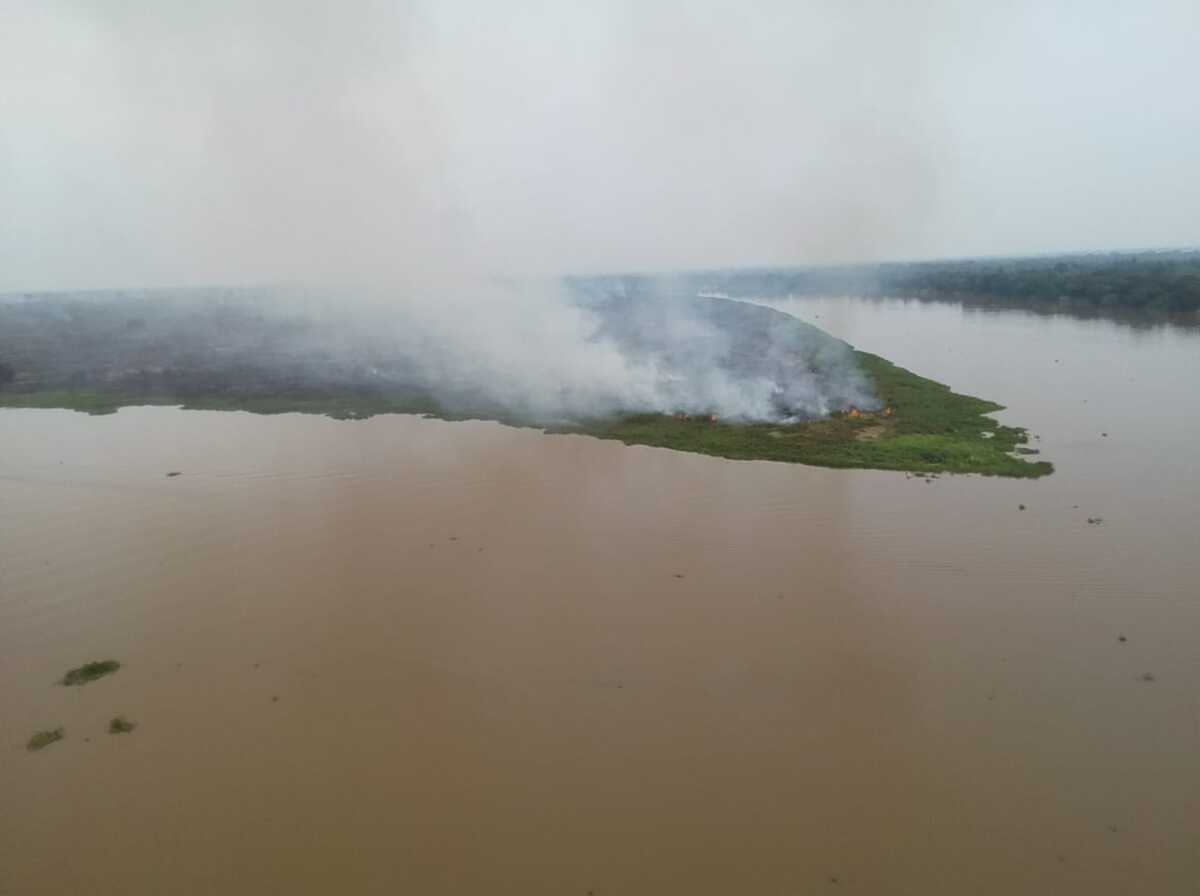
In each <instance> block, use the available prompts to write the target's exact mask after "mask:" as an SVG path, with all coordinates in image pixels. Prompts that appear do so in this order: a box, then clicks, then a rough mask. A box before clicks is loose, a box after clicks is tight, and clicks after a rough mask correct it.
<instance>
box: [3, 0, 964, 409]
mask: <svg viewBox="0 0 1200 896" xmlns="http://www.w3.org/2000/svg"><path fill="white" fill-rule="evenodd" d="M965 21H966V19H965V18H964V17H963V16H962V15H961V14H960V13H959V12H957V11H955V9H954V7H953V4H947V3H942V2H936V3H933V4H929V5H927V6H924V7H922V9H921V10H920V11H911V10H904V11H901V12H897V11H895V10H894V9H893V7H892V5H891V4H887V3H884V2H882V0H868V2H864V3H854V4H841V3H831V2H824V0H820V2H818V0H814V2H811V3H801V4H794V3H783V2H763V3H761V4H758V5H757V6H756V8H755V14H754V15H752V16H747V15H746V10H745V9H744V8H743V7H742V6H741V5H738V4H731V3H722V2H699V3H695V4H686V5H676V4H670V3H643V2H622V0H617V2H605V3H597V4H561V5H554V4H551V5H543V4H523V3H519V2H518V3H513V4H492V3H482V2H480V3H471V2H467V3H461V4H451V3H430V2H410V3H403V2H399V3H383V2H373V0H365V2H359V3H351V4H333V3H320V2H318V3H314V4H300V5H297V4H294V3H290V2H285V0H266V2H263V3H256V4H252V5H249V6H247V5H246V4H242V3H238V2H234V0H214V2H212V3H206V4H200V5H197V4H194V3H174V2H167V3H161V4H156V5H155V6H154V8H153V10H152V11H147V9H146V8H145V7H143V6H141V5H140V4H133V3H127V2H123V0H77V2H62V3H54V2H51V3H47V4H43V5H38V6H36V7H34V6H31V8H30V10H29V11H28V14H26V15H22V16H18V17H13V18H12V20H11V21H9V22H7V23H6V27H5V29H4V33H5V36H4V37H3V38H0V41H2V42H3V44H2V45H0V50H2V51H3V52H0V76H2V77H3V80H4V83H5V84H6V85H8V86H7V87H6V91H7V96H6V97H5V106H4V109H5V117H6V121H7V123H8V133H7V134H6V137H7V138H8V139H6V141H5V143H4V146H3V149H4V152H5V156H4V160H5V162H6V163H7V165H8V167H9V169H10V170H11V171H13V172H15V173H16V175H17V176H16V177H15V178H13V179H12V181H11V182H10V183H5V184H0V191H3V192H0V199H3V200H4V205H5V206H6V207H7V208H9V209H13V208H17V209H20V210H21V215H20V220H21V221H22V225H21V227H22V229H21V230H20V231H19V232H18V231H16V230H12V232H11V233H10V234H7V235H6V239H5V240H4V241H2V242H0V265H2V266H3V268H4V270H5V271H6V274H5V276H6V277H9V278H15V279H13V280H12V282H11V287H12V288H21V287H26V286H28V287H32V288H38V287H43V286H44V287H57V288H63V287H66V288H92V287H104V286H144V285H155V284H214V283H216V284H220V283H264V282H265V283H279V282H289V283H303V284H308V285H309V286H307V287H306V288H305V290H304V293H305V294H306V295H312V294H313V293H314V292H316V293H317V294H320V293H321V292H322V290H323V289H327V290H328V293H329V296H330V298H328V299H326V300H325V302H324V304H325V305H326V306H327V307H325V308H324V309H323V310H322V312H321V315H320V318H321V320H322V321H323V323H324V324H325V326H324V327H323V328H318V329H315V330H312V331H311V334H314V335H313V338H314V339H317V341H318V344H317V345H315V346H314V352H315V351H317V350H318V349H319V348H320V345H319V341H320V340H327V341H328V340H334V339H335V338H336V340H337V346H338V348H337V352H334V354H338V353H340V358H341V361H340V363H342V364H343V366H344V365H352V366H358V367H371V368H378V369H380V370H382V369H383V368H382V367H379V365H380V364H391V365H392V373H393V374H394V375H395V376H397V377H400V376H401V374H402V375H403V376H404V377H407V380H405V381H406V382H419V383H420V384H421V385H422V386H423V388H425V389H427V390H429V391H430V392H431V393H434V394H436V395H437V396H438V397H439V400H442V401H444V402H445V403H447V404H449V405H452V406H453V405H456V404H460V403H461V404H463V405H470V404H471V403H472V402H474V401H476V400H477V399H478V398H480V397H483V398H485V399H486V400H488V401H490V402H492V403H494V404H497V405H500V406H502V407H503V408H506V409H509V410H510V411H511V412H512V413H514V414H518V415H520V416H526V417H533V418H536V419H546V420H553V419H558V418H563V417H572V416H574V417H578V416H581V415H587V414H597V413H609V412H612V411H615V410H631V411H637V410H656V411H685V412H689V413H691V412H695V413H710V412H711V413H716V414H718V415H720V416H722V417H727V418H736V419H748V420H775V419H788V418H791V417H795V416H801V417H809V416H819V415H822V414H825V413H828V412H829V411H830V410H836V409H839V408H844V407H848V406H850V405H860V406H864V405H869V404H870V401H871V399H870V395H869V392H868V390H867V389H866V388H865V384H864V382H863V380H862V378H861V376H859V375H858V374H857V372H856V371H855V369H854V365H853V357H852V355H851V354H850V352H849V351H848V350H847V349H846V347H845V346H842V345H840V344H839V343H836V342H835V341H833V340H829V339H826V338H824V337H823V336H822V335H821V334H819V333H816V332H815V331H810V330H807V329H797V328H796V327H792V326H791V325H790V324H787V323H785V322H783V321H776V322H775V324H773V325H772V326H769V327H768V326H763V325H761V324H760V322H759V319H758V318H756V317H753V316H752V315H751V313H750V312H736V311H731V310H729V309H727V308H725V307H724V306H722V305H720V304H719V303H716V302H710V303H708V305H711V306H712V307H706V305H705V303H697V302H693V301H687V300H686V299H685V297H682V296H680V295H678V290H677V289H675V288H674V287H672V286H671V285H670V284H665V285H664V284H657V285H655V286H653V288H651V287H649V286H646V285H643V286H642V287H640V288H639V290H638V291H637V293H636V295H630V294H627V293H625V292H623V291H622V287H620V284H619V281H610V282H607V283H604V282H603V281H600V283H604V285H603V286H599V285H596V283H593V284H592V287H591V288H588V289H586V290H585V292H587V293H588V295H587V298H586V300H582V301H581V300H580V298H579V296H578V295H577V292H578V290H572V291H568V292H567V293H566V294H564V291H563V290H562V289H560V288H559V287H558V286H556V285H551V284H553V283H554V282H555V280H554V278H555V277H556V276H558V275H562V274H567V273H573V272H575V273H578V272H583V273H586V272H589V271H597V270H614V269H617V270H620V269H631V268H633V269H647V268H649V269H655V270H671V269H679V268H681V267H685V266H704V267H712V266H714V265H718V264H723V263H731V262H744V261H747V260H752V261H760V260H770V259H781V260H784V259H786V260H816V261H820V260H826V259H829V258H837V257H864V256H872V255H877V254H880V253H887V252H898V251H905V250H906V249H908V250H912V249H914V248H915V247H916V246H917V245H918V243H917V242H916V241H917V240H919V239H920V237H921V234H922V233H924V232H925V225H926V223H927V222H928V221H929V220H930V214H931V210H932V209H933V208H934V206H935V205H936V199H937V196H938V193H939V190H938V186H939V184H938V182H937V181H938V179H937V178H936V177H935V175H934V172H935V171H938V170H940V168H941V165H942V162H943V161H944V158H943V149H944V143H943V141H942V137H943V136H944V127H943V122H942V120H941V116H940V113H939V111H938V110H939V104H938V103H936V102H929V101H928V97H929V93H928V91H929V89H930V85H931V83H933V82H934V80H935V79H934V77H933V73H934V71H935V65H936V63H937V62H938V60H940V59H942V58H943V57H944V55H945V51H946V49H947V47H949V46H951V44H952V42H949V41H946V42H941V41H939V40H937V39H935V37H934V36H935V35H937V34H938V33H939V30H947V29H949V30H950V31H953V30H954V29H959V28H960V27H961V26H963V24H964V22H965ZM865 57H870V58H871V59H872V64H871V66H869V67H863V66H861V65H856V66H855V70H856V72H857V74H856V75H855V76H854V77H844V74H845V67H846V62H847V60H851V59H857V60H861V59H863V58H865ZM51 59H52V60H53V66H52V67H48V65H47V60H51ZM835 71H836V72H837V73H838V77H836V78H834V77H829V75H830V73H831V72H835ZM13 271H16V272H18V273H15V274H14V273H12V272H13ZM312 284H324V285H326V286H322V287H313V286H312ZM347 284H354V286H353V288H349V287H348V286H347ZM363 284H367V285H365V286H364V285H363ZM273 295H274V296H277V297H278V296H282V298H277V302H278V307H277V308H276V309H275V310H276V311H277V312H278V315H279V316H281V317H287V316H289V315H292V316H295V315H296V314H299V313H300V312H299V311H298V310H297V307H294V306H293V305H292V304H291V303H293V302H295V301H296V299H295V295H294V293H290V292H287V291H284V292H282V293H279V292H276V293H273ZM754 313H755V314H759V313H760V312H754ZM339 318H340V321H341V322H340V324H339V323H338V320H339ZM335 333H336V334H338V335H337V336H336V337H335V335H334V334H335ZM750 334H753V335H750ZM324 350H326V351H329V349H328V348H326V349H324ZM389 358H390V359H391V360H390V361H388V360H387V359H389ZM382 376H383V375H382V374H381V378H382Z"/></svg>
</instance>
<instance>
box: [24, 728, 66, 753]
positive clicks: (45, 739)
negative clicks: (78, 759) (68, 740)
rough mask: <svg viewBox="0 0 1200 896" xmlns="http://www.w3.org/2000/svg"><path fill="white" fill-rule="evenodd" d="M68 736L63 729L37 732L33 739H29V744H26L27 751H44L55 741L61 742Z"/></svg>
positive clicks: (48, 729)
mask: <svg viewBox="0 0 1200 896" xmlns="http://www.w3.org/2000/svg"><path fill="white" fill-rule="evenodd" d="M66 736H67V735H66V732H64V731H63V729H62V728H61V727H60V728H47V729H46V730H45V731H38V732H36V733H35V734H34V735H33V737H31V738H29V743H27V744H25V749H26V750H30V751H31V752H37V751H38V750H44V749H46V747H48V746H50V745H51V744H52V743H54V742H55V741H60V740H62V739H63V738H64V737H66Z"/></svg>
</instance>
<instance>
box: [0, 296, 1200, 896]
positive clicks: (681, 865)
mask: <svg viewBox="0 0 1200 896" xmlns="http://www.w3.org/2000/svg"><path fill="white" fill-rule="evenodd" d="M772 304H773V305H774V306H775V307H778V308H781V309H782V310H786V311H789V312H792V313H795V314H797V315H798V316H800V317H802V318H804V319H806V320H809V321H811V322H813V323H815V324H817V325H818V326H821V327H823V328H825V329H827V330H829V331H830V332H832V333H833V334H834V335H837V336H841V337H843V338H845V339H847V340H849V341H851V342H852V343H854V344H855V345H856V346H857V347H859V348H862V349H865V350H867V351H873V352H876V353H879V354H882V355H884V356H885V357H888V358H890V359H892V360H894V361H895V362H897V363H899V364H901V365H902V366H906V367H910V368H911V369H913V370H915V371H916V372H918V373H921V374H922V375H925V376H929V377H932V378H934V379H937V380H940V381H942V382H945V383H948V384H950V385H952V386H953V387H954V388H955V389H956V390H958V391H963V392H967V393H971V394H977V395H981V396H984V397H987V398H992V399H995V400H997V401H999V402H1001V403H1003V404H1005V405H1006V406H1007V408H1008V410H1006V411H1004V412H1003V413H1002V414H1001V415H1000V416H1001V418H1002V419H1003V420H1005V421H1006V422H1011V423H1015V424H1019V425H1024V426H1027V427H1029V429H1030V430H1031V432H1032V433H1034V434H1036V435H1037V436H1038V437H1039V438H1038V439H1036V440H1035V441H1033V442H1032V444H1033V446H1034V447H1037V448H1038V449H1040V451H1041V453H1042V456H1043V457H1044V458H1045V459H1048V460H1051V461H1053V462H1054V464H1055V465H1056V472H1055V473H1054V474H1053V475H1052V476H1050V477H1046V478H1043V479H1038V480H1005V479H990V478H982V477H940V478H937V479H935V480H934V481H932V482H926V481H925V480H924V479H921V478H916V477H908V476H906V475H905V474H903V473H888V472H878V471H839V470H827V469H819V468H811V467H803V466H789V465H784V464H776V463H766V462H731V461H724V460H720V459H715V458H709V457H701V456H696V455H687V454H680V453H674V452H670V451H667V450H663V449H654V448H646V447H625V446H622V445H620V444H617V443H612V442H601V441H596V440H593V439H589V438H585V437H579V436H544V435H541V434H540V433H538V432H535V431H532V430H522V429H512V428H507V427H503V426H500V425H498V424H493V423H482V422H470V423H446V422H442V421H437V420H426V419H421V418H415V417H403V416H390V417H377V418H373V419H371V420H366V421H334V420H330V419H327V418H323V417H315V416H301V415H282V416H277V417H267V416H254V415H250V414H245V413H210V412H193V411H186V412H185V411H179V410H175V409H170V408H130V409H125V410H122V411H121V412H119V413H117V414H115V415H112V416H107V417H88V416H85V415H82V414H76V413H71V412H67V411H44V410H4V411H0V446H3V447H2V450H0V732H2V734H3V738H2V741H3V743H2V744H0V747H2V749H3V757H4V758H3V760H2V761H0V804H2V805H3V807H4V810H3V812H0V893H13V894H18V893H20V894H43V893H44V894H51V893H53V894H63V893H87V894H110V893H111V894H117V893H122V894H123V893H172V894H211V893H221V894H235V893H238V894H240V893H245V894H261V893H285V892H286V893H291V894H307V893H312V894H325V893H397V892H408V893H420V894H452V893H453V894H459V893H484V892H487V893H513V894H518V893H519V894H542V893H545V894H551V893H554V894H563V893H566V894H572V893H574V894H578V896H585V894H594V896H610V894H655V896H662V894H671V893H687V894H731V893H739V894H760V893H761V894H779V893H813V892H843V891H845V892H857V893H887V894H914V896H915V894H922V896H924V894H930V893H948V894H949V893H953V894H958V893H979V894H1005V896H1008V894H1013V893H1055V894H1074V893H1078V894H1088V896H1098V894H1108V893H1113V894H1115V893H1156V894H1173V893H1193V892H1195V886H1196V882H1197V881H1200V834H1198V832H1200V535H1198V532H1200V528H1198V523H1200V460H1198V458H1200V452H1198V451H1197V445H1198V444H1200V391H1198V390H1197V388H1196V387H1197V384H1198V383H1200V330H1196V329H1184V328H1180V327H1152V328H1144V329H1143V328H1135V327H1131V326H1129V325H1127V324H1124V323H1117V322H1111V321H1104V320H1076V319H1071V318H1066V317H1042V316H1035V315H1031V314H1026V313H1021V312H1016V311H994V312H989V311H969V310H963V309H961V308H959V307H957V306H952V305H934V304H919V303H910V302H902V301H880V302H875V301H858V300H818V299H804V300H795V301H780V302H773V303H772ZM171 472H178V473H179V475H178V476H168V475H167V474H168V473H171ZM1019 505H1024V506H1025V509H1024V510H1021V509H1019ZM1089 518H1092V519H1093V520H1094V519H1096V518H1102V522H1100V523H1094V522H1093V523H1089V522H1088V520H1089ZM108 657H112V658H116V659H119V660H121V662H122V663H123V664H124V665H123V667H122V669H121V670H120V671H119V672H118V673H117V674H115V675H113V676H111V677H108V678H105V679H102V680H100V681H97V682H94V683H92V684H89V685H87V686H85V687H79V688H65V687H59V686H56V685H55V684H54V682H55V680H56V679H57V678H59V677H60V676H61V675H62V673H63V672H64V671H65V670H67V669H68V668H70V667H73V666H76V665H79V664H80V663H82V662H84V661H86V660H91V659H103V658H108ZM118 713H120V714H124V715H125V716H126V717H128V718H129V719H131V720H133V721H135V722H137V723H138V727H137V729H136V730H135V731H134V732H132V733H130V734H121V735H110V734H108V733H107V724H108V720H109V719H110V718H111V717H112V716H114V715H116V714H118ZM59 725H61V726H64V728H65V730H66V739H65V740H63V741H62V742H61V743H56V744H53V745H52V746H50V747H49V748H47V749H45V750H43V751H41V752H37V753H33V752H28V751H26V750H25V749H24V745H25V741H26V740H27V739H28V737H29V735H30V734H31V733H32V732H33V731H35V730H38V729H42V728H50V727H55V726H59Z"/></svg>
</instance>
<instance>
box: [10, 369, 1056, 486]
mask: <svg viewBox="0 0 1200 896" xmlns="http://www.w3.org/2000/svg"><path fill="white" fill-rule="evenodd" d="M855 356H856V360H857V361H858V363H859V365H860V366H861V368H862V369H863V371H864V372H865V373H866V374H867V375H868V376H869V377H870V378H871V380H872V381H873V383H874V385H875V390H876V394H877V395H878V397H879V399H880V401H881V402H882V405H883V408H884V410H880V411H878V412H859V411H851V412H849V413H846V412H842V413H836V414H833V415H831V416H830V417H828V418H826V419H823V420H810V421H803V422H797V423H787V424H784V423H740V422H734V421H729V422H726V421H722V420H718V419H713V418H710V417H708V416H704V415H669V414H632V415H627V416H619V417H612V418H603V419H593V420H587V421H583V422H581V423H579V424H574V425H570V426H557V427H551V428H549V429H547V431H548V432H551V433H579V434H584V435H591V436H595V437H596V438H600V439H615V440H617V441H620V442H624V443H625V444H628V445H651V446H655V447H660V448H670V449H673V450H676V451H688V452H693V453H697V454H708V455H713V456H716V457H725V458H730V459H735V460H774V461H782V462H785V463H803V464H810V465H813V466H821V467H838V468H861V469H878V470H903V471H906V472H915V473H979V474H983V475H989V476H1016V477H1037V476H1045V475H1048V474H1049V473H1051V472H1053V469H1054V468H1053V466H1052V465H1051V464H1049V463H1047V462H1045V461H1029V460H1026V459H1024V458H1022V457H1019V456H1017V455H1016V454H1015V453H1014V452H1015V451H1016V449H1017V448H1018V447H1020V446H1023V445H1025V444H1026V442H1027V441H1028V435H1027V433H1026V432H1025V430H1024V429H1022V428H1019V427H1012V426H1002V425H1000V424H999V423H997V422H996V421H995V420H994V419H992V418H990V417H988V416H987V415H988V414H991V413H994V412H996V411H999V410H1002V409H1003V407H1002V405H999V404H996V403H995V402H991V401H985V400H983V399H980V398H975V397H972V396H969V395H960V394H958V393H956V392H953V391H951V389H950V388H949V387H948V386H945V385H943V384H941V383H937V382H934V381H933V380H930V379H926V378H925V377H922V376H918V375H917V374H915V373H912V372H911V371H909V370H905V369H904V368H902V367H897V366H896V365H895V364H892V363H891V362H889V361H887V360H885V359H884V358H881V357H879V356H877V355H872V354H868V353H866V352H856V353H855ZM137 405H171V406H180V407H183V408H184V409H185V410H210V411H212V410H216V411H248V412H250V413H255V414H287V413H302V414H322V415H325V416H328V417H333V418H335V419H340V420H357V419H366V418H369V417H373V416H376V415H378V414H423V415H427V416H431V417H438V418H440V419H444V420H465V419H491V420H498V421H499V422H501V423H506V424H509V425H516V426H519V425H532V424H528V423H525V424H522V422H521V421H517V420H514V419H508V418H504V417H503V416H502V415H500V414H497V413H495V412H494V411H489V410H487V409H482V410H480V411H479V412H478V413H462V412H460V413H448V412H447V411H446V410H445V409H443V408H441V407H439V406H438V405H437V404H436V403H435V402H433V401H431V400H430V399H428V398H427V397H424V396H408V397H404V396H401V397H391V396H387V395H377V394H354V393H347V394H338V393H315V392H312V391H308V392H297V393H293V394H279V395H262V394H239V393H233V394H228V393H227V394H215V395H202V394H201V395H190V396H187V397H186V398H182V399H181V398H180V397H179V396H165V395H154V394H137V393H132V392H127V391H116V390H113V391H78V392H76V391H69V390H54V391H37V392H17V391H0V407H22V408H60V409H66V410H74V411H81V412H84V413H88V414H111V413H113V412H115V411H116V410H118V409H119V408H122V407H128V406H137ZM539 428H540V427H539Z"/></svg>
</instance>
